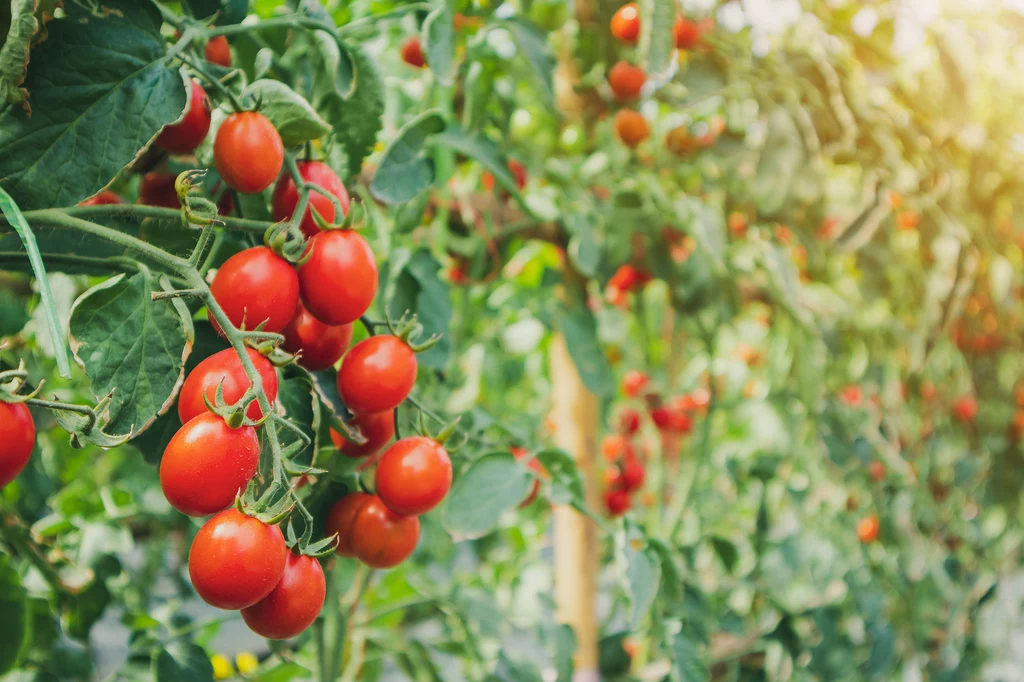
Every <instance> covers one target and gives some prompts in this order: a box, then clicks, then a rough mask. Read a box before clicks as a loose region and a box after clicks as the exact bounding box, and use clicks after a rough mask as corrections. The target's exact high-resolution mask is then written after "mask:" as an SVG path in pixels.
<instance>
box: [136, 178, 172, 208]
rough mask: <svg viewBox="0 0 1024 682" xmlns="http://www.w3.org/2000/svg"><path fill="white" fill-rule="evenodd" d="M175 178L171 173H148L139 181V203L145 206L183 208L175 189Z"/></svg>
mask: <svg viewBox="0 0 1024 682" xmlns="http://www.w3.org/2000/svg"><path fill="white" fill-rule="evenodd" d="M174 180H175V176H173V175H171V174H170V173H161V172H159V171H153V172H152V173H146V174H145V175H143V176H142V181H141V182H140V183H139V203H140V204H143V205H145V206H160V207H162V208H174V209H178V208H181V202H179V201H178V193H177V191H175V189H174Z"/></svg>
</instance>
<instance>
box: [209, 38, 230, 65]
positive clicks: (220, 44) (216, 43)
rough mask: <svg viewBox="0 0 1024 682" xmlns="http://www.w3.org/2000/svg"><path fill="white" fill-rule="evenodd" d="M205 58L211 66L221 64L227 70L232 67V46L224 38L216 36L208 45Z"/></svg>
mask: <svg viewBox="0 0 1024 682" xmlns="http://www.w3.org/2000/svg"><path fill="white" fill-rule="evenodd" d="M203 56H204V57H206V61H208V62H210V63H211V64H219V65H220V66H223V67H225V68H227V67H229V66H231V46H230V45H228V39H227V38H225V37H224V36H214V37H213V38H210V40H209V41H208V42H207V43H206V48H205V49H204V50H203Z"/></svg>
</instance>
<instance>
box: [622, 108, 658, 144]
mask: <svg viewBox="0 0 1024 682" xmlns="http://www.w3.org/2000/svg"><path fill="white" fill-rule="evenodd" d="M615 134H616V135H618V136H619V139H620V140H622V143H623V144H624V145H626V146H627V147H636V146H638V145H639V144H640V143H641V142H643V141H644V140H646V139H647V136H648V135H650V134H651V127H650V125H648V123H647V119H646V118H644V115H643V114H641V113H640V112H639V111H634V110H633V109H619V113H617V114H615Z"/></svg>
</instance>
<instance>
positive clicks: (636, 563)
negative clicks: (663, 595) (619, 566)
mask: <svg viewBox="0 0 1024 682" xmlns="http://www.w3.org/2000/svg"><path fill="white" fill-rule="evenodd" d="M626 582H627V585H628V588H629V589H628V593H629V597H630V599H629V602H628V609H627V610H628V613H629V629H630V630H632V631H634V632H636V631H637V630H639V629H640V626H641V624H643V620H644V618H646V617H647V614H648V613H650V611H651V606H652V605H653V604H654V598H655V597H656V596H657V594H658V586H659V585H660V583H661V562H660V561H658V557H657V555H656V554H655V552H654V550H652V549H650V548H649V547H644V548H643V549H642V550H635V549H633V548H632V547H631V546H630V547H627V548H626Z"/></svg>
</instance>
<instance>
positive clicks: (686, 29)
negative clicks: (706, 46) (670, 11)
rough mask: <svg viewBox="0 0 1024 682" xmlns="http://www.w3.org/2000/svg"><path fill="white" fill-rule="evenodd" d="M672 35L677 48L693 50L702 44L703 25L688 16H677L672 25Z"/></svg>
mask: <svg viewBox="0 0 1024 682" xmlns="http://www.w3.org/2000/svg"><path fill="white" fill-rule="evenodd" d="M672 36H673V37H674V38H675V41H676V47H677V48H679V49H680V50H692V49H693V48H695V47H697V45H698V44H700V36H701V26H700V24H698V23H697V22H696V21H690V20H689V19H687V18H686V17H676V23H675V25H673V26H672Z"/></svg>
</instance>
